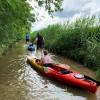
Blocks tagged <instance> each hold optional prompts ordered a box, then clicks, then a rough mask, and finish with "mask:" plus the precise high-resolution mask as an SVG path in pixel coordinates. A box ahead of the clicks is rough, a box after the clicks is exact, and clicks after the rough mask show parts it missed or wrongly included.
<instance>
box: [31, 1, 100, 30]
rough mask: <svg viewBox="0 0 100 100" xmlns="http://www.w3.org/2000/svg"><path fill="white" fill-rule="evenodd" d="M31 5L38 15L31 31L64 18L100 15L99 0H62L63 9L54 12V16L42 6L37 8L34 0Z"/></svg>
mask: <svg viewBox="0 0 100 100" xmlns="http://www.w3.org/2000/svg"><path fill="white" fill-rule="evenodd" d="M31 5H32V6H33V8H34V10H36V12H37V13H36V14H37V15H38V21H37V22H35V23H34V24H33V26H32V31H35V30H39V29H41V28H44V27H47V26H48V25H50V24H54V23H60V22H63V21H65V20H66V19H75V18H77V17H81V16H89V15H100V0H64V2H63V8H64V10H63V11H62V12H58V13H54V14H53V15H54V18H51V17H50V16H49V15H48V14H47V12H46V11H45V10H44V8H37V3H35V2H34V0H32V2H31Z"/></svg>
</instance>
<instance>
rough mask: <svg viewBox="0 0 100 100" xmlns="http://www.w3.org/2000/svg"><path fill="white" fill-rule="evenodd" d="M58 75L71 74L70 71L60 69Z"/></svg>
mask: <svg viewBox="0 0 100 100" xmlns="http://www.w3.org/2000/svg"><path fill="white" fill-rule="evenodd" d="M60 73H62V74H70V73H72V71H70V70H67V69H62V70H60Z"/></svg>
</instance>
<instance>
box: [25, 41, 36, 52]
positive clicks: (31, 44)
mask: <svg viewBox="0 0 100 100" xmlns="http://www.w3.org/2000/svg"><path fill="white" fill-rule="evenodd" d="M27 49H28V50H29V51H35V45H34V44H33V43H30V44H29V45H28V46H27Z"/></svg>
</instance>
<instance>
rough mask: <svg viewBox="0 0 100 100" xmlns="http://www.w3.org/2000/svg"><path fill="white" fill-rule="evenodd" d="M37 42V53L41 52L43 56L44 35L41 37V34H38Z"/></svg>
mask: <svg viewBox="0 0 100 100" xmlns="http://www.w3.org/2000/svg"><path fill="white" fill-rule="evenodd" d="M35 42H36V45H37V52H38V51H39V50H40V52H41V56H42V54H43V48H44V37H43V36H42V35H40V33H37V36H36V39H35Z"/></svg>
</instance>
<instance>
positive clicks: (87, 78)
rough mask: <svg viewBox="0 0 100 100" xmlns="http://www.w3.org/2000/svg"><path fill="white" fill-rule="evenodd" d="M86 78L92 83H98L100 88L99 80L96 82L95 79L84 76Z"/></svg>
mask: <svg viewBox="0 0 100 100" xmlns="http://www.w3.org/2000/svg"><path fill="white" fill-rule="evenodd" d="M84 78H86V79H89V80H91V81H93V82H95V83H97V85H98V86H100V82H99V81H97V80H95V79H93V78H91V77H89V76H87V75H84Z"/></svg>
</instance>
